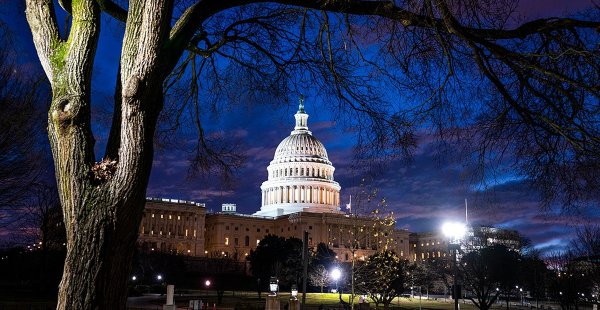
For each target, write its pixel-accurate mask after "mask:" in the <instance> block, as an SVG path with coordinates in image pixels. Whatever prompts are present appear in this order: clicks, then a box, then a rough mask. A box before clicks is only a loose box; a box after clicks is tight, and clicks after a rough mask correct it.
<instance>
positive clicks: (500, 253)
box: [458, 245, 520, 310]
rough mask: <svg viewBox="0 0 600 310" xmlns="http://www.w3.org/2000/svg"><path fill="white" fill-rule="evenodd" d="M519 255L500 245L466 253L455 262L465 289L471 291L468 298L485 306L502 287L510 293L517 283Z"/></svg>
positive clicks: (482, 309)
mask: <svg viewBox="0 0 600 310" xmlns="http://www.w3.org/2000/svg"><path fill="white" fill-rule="evenodd" d="M519 259H520V255H519V253H517V252H516V251H512V250H509V249H507V248H506V247H505V246H503V245H493V246H490V247H484V248H481V249H479V250H475V251H471V252H469V253H466V254H465V255H464V256H462V257H461V259H460V263H459V264H458V265H459V272H460V274H461V275H462V281H463V283H464V286H465V290H467V291H469V292H470V293H471V294H472V295H471V296H469V297H467V298H468V299H470V300H471V301H472V302H473V304H474V305H475V306H476V307H477V308H479V309H481V310H488V309H489V308H490V307H491V306H492V305H493V304H494V302H495V301H496V299H497V298H498V297H499V296H500V294H501V290H502V291H504V292H506V291H508V292H509V293H510V291H511V290H512V288H513V287H514V286H515V285H516V283H517V280H518V276H519ZM507 303H508V301H507Z"/></svg>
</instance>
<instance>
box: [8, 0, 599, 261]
mask: <svg viewBox="0 0 600 310" xmlns="http://www.w3.org/2000/svg"><path fill="white" fill-rule="evenodd" d="M589 5H590V1H584V0H569V1H567V0H554V1H535V0H530V1H523V2H522V4H521V6H520V10H521V11H522V14H523V15H525V16H527V17H528V18H534V17H543V16H552V15H562V14H565V12H567V13H573V12H576V11H578V10H580V9H582V8H585V7H589ZM23 11H24V6H23V5H22V4H17V5H15V4H14V1H11V0H0V16H1V17H2V20H4V21H5V23H7V24H8V25H9V28H10V29H11V30H12V31H13V32H14V35H15V38H14V39H15V43H16V49H17V50H18V60H19V63H20V64H21V66H22V69H21V70H22V72H23V74H30V73H33V72H38V73H39V72H41V70H40V68H39V64H38V63H37V60H36V55H35V51H34V49H33V45H32V43H31V34H30V32H29V30H28V27H27V24H26V21H25V18H24V14H23V13H22V12H23ZM121 34H122V29H121V27H120V26H119V25H118V24H117V23H116V22H114V21H111V22H105V23H104V25H103V28H102V33H101V39H100V42H99V47H98V56H97V58H96V62H95V68H94V73H93V74H94V76H93V77H94V80H93V89H94V90H93V111H94V121H95V125H94V127H93V129H94V133H95V134H96V140H97V154H99V155H101V153H102V152H101V150H102V149H103V146H104V143H105V139H106V133H107V125H108V123H109V122H108V121H107V120H108V119H109V118H107V116H108V115H109V113H110V110H111V108H110V102H111V100H112V96H113V93H112V92H113V87H114V84H115V77H116V70H117V66H116V64H118V60H119V52H120V43H119V41H120V39H118V38H119V37H120V36H121ZM305 103H306V111H307V113H308V114H309V115H310V118H309V129H310V130H311V131H312V132H313V134H314V135H315V136H316V137H317V138H318V139H320V140H321V142H323V144H324V145H325V147H326V148H327V151H328V154H329V159H330V160H331V161H332V162H333V165H334V166H335V167H336V171H335V178H336V180H337V181H338V182H339V183H340V185H341V186H342V204H345V203H346V202H347V200H348V197H349V195H351V194H353V195H356V193H358V192H359V191H360V184H361V179H362V178H363V177H364V176H363V175H360V174H359V173H358V172H357V170H355V169H353V168H352V166H353V164H355V163H356V162H354V161H353V156H354V153H353V152H354V150H353V147H354V145H355V136H354V135H353V134H352V132H351V131H350V130H348V129H347V128H345V127H344V126H345V125H344V123H341V122H339V121H337V120H336V117H335V116H334V114H332V112H331V111H329V110H327V109H323V106H325V105H326V103H323V102H322V101H321V99H320V98H318V97H315V96H311V95H310V94H309V95H308V96H307V98H306V101H305ZM296 109H297V94H290V96H289V99H288V100H287V101H285V102H273V103H272V104H267V105H264V104H261V105H254V104H253V103H252V102H244V103H239V104H234V105H231V106H230V108H228V109H225V110H223V111H222V112H221V113H220V114H219V115H218V116H211V117H208V118H207V119H206V120H205V122H206V124H207V127H208V128H210V129H212V133H213V134H214V132H218V133H219V134H221V135H223V136H225V137H227V138H228V139H231V140H235V141H237V142H238V143H239V147H238V148H239V151H240V152H242V153H243V154H245V155H246V156H247V158H248V160H247V161H246V163H245V166H244V168H242V169H240V170H239V171H238V172H237V174H236V178H235V180H234V181H235V182H234V184H233V185H232V186H226V185H223V184H221V183H220V182H219V178H218V177H217V176H212V177H199V176H195V177H194V176H191V175H190V173H189V171H190V169H189V161H188V159H189V157H190V154H189V152H190V151H191V150H192V147H193V143H195V141H194V139H192V138H189V137H187V138H186V137H181V138H180V139H178V140H177V141H178V144H179V145H178V147H177V148H175V149H173V148H170V147H169V148H159V149H158V150H157V152H156V155H155V160H154V166H153V171H152V175H151V177H150V184H149V186H148V191H147V196H149V197H164V198H177V199H185V200H194V201H198V202H204V203H206V205H207V208H208V209H209V210H214V211H217V210H219V209H220V206H221V203H236V204H237V205H238V210H239V211H241V212H244V213H253V212H255V211H257V210H258V209H259V208H260V184H261V183H262V182H263V181H265V180H266V177H267V171H266V168H267V166H268V164H269V162H270V161H271V160H272V159H273V155H274V152H275V148H276V147H277V145H278V143H279V142H280V141H281V140H283V139H284V138H285V137H287V136H288V135H289V132H290V131H291V130H292V129H293V113H294V112H295V111H296ZM418 141H419V145H418V147H417V149H416V151H415V153H414V158H413V160H412V161H410V162H409V163H406V162H404V161H400V160H398V161H392V162H389V163H388V165H387V167H386V169H384V170H383V171H382V172H381V173H379V174H377V175H375V176H374V177H372V178H367V179H368V181H367V185H369V186H370V187H372V188H376V189H377V190H378V197H380V198H385V199H386V202H387V208H388V209H389V210H393V211H394V214H395V215H396V217H397V221H398V227H400V228H407V229H409V230H411V231H429V230H436V229H438V227H440V226H441V223H442V222H444V221H446V220H452V219H463V218H464V199H465V198H466V199H468V201H469V219H470V221H471V222H472V223H476V224H482V225H494V226H498V227H503V228H509V229H516V230H518V231H519V232H521V233H522V234H523V235H525V236H526V237H528V238H530V239H531V240H532V242H533V244H534V245H535V246H536V247H538V248H539V249H541V250H543V251H546V252H549V251H552V250H557V249H562V248H563V247H564V246H565V245H566V243H567V242H568V240H569V239H570V238H572V237H573V236H574V230H575V228H576V227H577V226H579V225H582V224H585V223H598V222H600V212H599V209H598V208H597V207H592V208H589V209H582V210H580V212H579V213H575V214H568V215H566V214H561V213H560V212H559V211H557V210H545V211H542V210H540V203H539V197H538V195H537V194H536V193H535V192H534V191H532V190H531V189H530V188H529V187H528V186H527V184H526V182H525V181H524V180H522V179H519V178H517V177H515V176H516V175H518V172H516V171H511V170H510V167H505V168H504V169H501V170H498V171H496V172H497V174H496V175H495V176H493V177H492V175H486V180H487V182H488V183H487V185H488V186H487V187H483V186H481V183H480V182H474V177H473V173H472V172H473V167H471V166H470V165H469V164H468V163H465V162H463V161H460V160H454V158H457V157H459V156H458V155H457V154H452V153H446V154H445V155H439V154H437V152H435V148H436V147H437V146H438V145H437V144H436V142H435V138H434V137H433V134H432V133H429V132H427V130H423V131H422V132H420V133H419V135H418Z"/></svg>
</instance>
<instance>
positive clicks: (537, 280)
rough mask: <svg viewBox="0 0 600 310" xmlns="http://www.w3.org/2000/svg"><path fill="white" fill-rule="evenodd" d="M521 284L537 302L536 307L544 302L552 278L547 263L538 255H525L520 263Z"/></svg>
mask: <svg viewBox="0 0 600 310" xmlns="http://www.w3.org/2000/svg"><path fill="white" fill-rule="evenodd" d="M519 265H520V268H519V270H520V271H519V283H520V285H521V286H522V287H523V288H524V290H525V289H526V290H527V291H529V294H530V296H531V297H532V298H534V299H535V301H536V305H535V306H536V307H538V306H539V301H540V300H543V299H544V298H545V297H546V295H547V292H548V285H549V284H550V280H551V278H552V275H551V272H550V270H548V267H547V265H546V262H545V261H544V260H542V259H541V258H540V257H539V254H538V253H535V252H534V253H528V254H527V255H523V256H522V257H521V260H520V262H519Z"/></svg>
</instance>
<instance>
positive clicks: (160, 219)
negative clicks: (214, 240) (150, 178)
mask: <svg viewBox="0 0 600 310" xmlns="http://www.w3.org/2000/svg"><path fill="white" fill-rule="evenodd" d="M205 215H206V208H205V206H204V204H203V203H196V202H190V201H184V200H176V199H156V198H154V199H153V198H149V199H147V200H146V206H145V208H144V215H143V217H142V222H141V223H140V229H139V236H138V244H139V245H140V247H141V249H142V250H143V251H161V252H169V253H174V254H183V255H191V256H203V255H205V249H204V227H205V224H204V221H205Z"/></svg>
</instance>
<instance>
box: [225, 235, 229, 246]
mask: <svg viewBox="0 0 600 310" xmlns="http://www.w3.org/2000/svg"><path fill="white" fill-rule="evenodd" d="M225 245H229V237H225Z"/></svg>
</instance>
